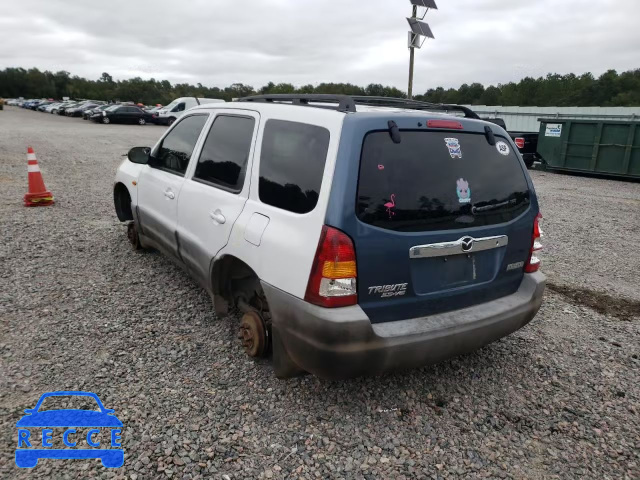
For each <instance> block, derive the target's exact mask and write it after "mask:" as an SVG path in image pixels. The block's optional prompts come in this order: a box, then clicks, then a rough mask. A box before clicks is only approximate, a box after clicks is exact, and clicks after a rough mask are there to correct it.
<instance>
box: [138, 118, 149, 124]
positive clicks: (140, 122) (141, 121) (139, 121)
mask: <svg viewBox="0 0 640 480" xmlns="http://www.w3.org/2000/svg"><path fill="white" fill-rule="evenodd" d="M146 124H147V121H146V120H145V119H144V118H139V119H138V125H146Z"/></svg>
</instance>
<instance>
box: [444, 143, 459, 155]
mask: <svg viewBox="0 0 640 480" xmlns="http://www.w3.org/2000/svg"><path fill="white" fill-rule="evenodd" d="M444 143H446V144H447V148H448V149H449V155H451V158H462V148H461V147H460V141H459V140H458V139H457V138H445V139H444Z"/></svg>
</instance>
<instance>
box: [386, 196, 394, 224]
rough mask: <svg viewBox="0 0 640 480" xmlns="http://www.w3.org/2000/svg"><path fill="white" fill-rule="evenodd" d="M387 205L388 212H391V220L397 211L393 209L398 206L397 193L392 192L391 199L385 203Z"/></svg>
mask: <svg viewBox="0 0 640 480" xmlns="http://www.w3.org/2000/svg"><path fill="white" fill-rule="evenodd" d="M384 206H385V207H387V213H388V214H389V220H391V219H392V218H393V216H394V215H395V214H396V212H393V211H391V209H392V208H396V194H395V193H392V194H391V201H390V202H387V203H385V204H384Z"/></svg>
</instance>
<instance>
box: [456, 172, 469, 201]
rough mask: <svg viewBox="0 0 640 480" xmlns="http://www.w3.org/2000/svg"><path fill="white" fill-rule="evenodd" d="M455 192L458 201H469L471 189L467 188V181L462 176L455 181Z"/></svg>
mask: <svg viewBox="0 0 640 480" xmlns="http://www.w3.org/2000/svg"><path fill="white" fill-rule="evenodd" d="M456 193H457V194H458V201H459V202H460V203H471V189H470V188H469V182H467V181H466V180H465V179H464V178H459V179H458V181H457V182H456Z"/></svg>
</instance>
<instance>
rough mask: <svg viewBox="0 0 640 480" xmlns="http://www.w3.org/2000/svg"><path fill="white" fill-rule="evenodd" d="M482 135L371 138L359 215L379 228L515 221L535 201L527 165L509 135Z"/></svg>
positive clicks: (417, 228)
mask: <svg viewBox="0 0 640 480" xmlns="http://www.w3.org/2000/svg"><path fill="white" fill-rule="evenodd" d="M496 140H497V144H496V145H495V146H492V145H489V143H488V142H487V139H486V138H485V136H484V135H482V134H473V133H462V132H455V133H452V132H427V131H402V132H401V142H400V143H399V144H396V143H393V141H392V140H391V137H390V135H389V132H387V131H384V132H371V133H369V134H368V135H367V136H366V137H365V140H364V144H363V147H362V158H361V161H360V180H359V184H358V204H357V207H356V208H357V212H356V213H357V216H358V218H359V219H360V220H361V221H363V222H365V223H368V224H370V225H374V226H377V227H381V228H385V229H389V230H397V231H406V232H420V231H431V230H450V229H461V228H469V227H478V226H484V225H493V224H498V223H504V222H508V221H510V220H512V219H514V218H515V217H517V216H519V215H520V214H522V213H523V212H524V211H525V210H526V209H527V208H528V206H529V188H528V186H527V181H526V178H525V175H524V172H523V170H522V167H521V166H520V162H519V160H518V158H517V156H516V154H515V152H513V150H512V148H511V146H510V145H509V144H508V143H507V141H506V140H505V139H504V138H501V137H496Z"/></svg>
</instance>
